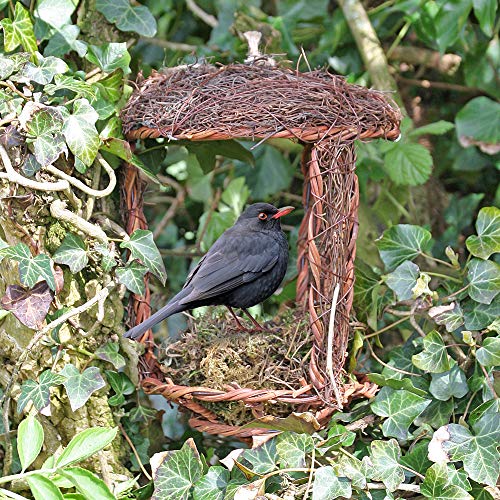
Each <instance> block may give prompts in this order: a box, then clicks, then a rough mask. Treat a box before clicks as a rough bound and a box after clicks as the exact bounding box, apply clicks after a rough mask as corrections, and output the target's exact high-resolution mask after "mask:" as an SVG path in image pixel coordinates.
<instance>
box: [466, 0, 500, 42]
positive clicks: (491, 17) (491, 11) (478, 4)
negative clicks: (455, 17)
mask: <svg viewBox="0 0 500 500" xmlns="http://www.w3.org/2000/svg"><path fill="white" fill-rule="evenodd" d="M472 5H473V7H474V15H475V16H476V17H477V20H478V21H479V26H481V29H482V30H483V33H484V34H485V35H486V36H488V37H491V35H492V34H493V26H495V19H496V12H497V6H498V2H496V0H473V1H472Z"/></svg>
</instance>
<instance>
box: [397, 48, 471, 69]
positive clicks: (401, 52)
mask: <svg viewBox="0 0 500 500" xmlns="http://www.w3.org/2000/svg"><path fill="white" fill-rule="evenodd" d="M387 57H388V58H389V59H390V60H391V61H400V62H405V63H407V64H411V65H419V66H425V67H426V68H431V69H434V70H436V71H439V72H440V73H445V74H447V75H452V74H454V73H455V72H456V71H457V69H458V67H459V66H460V64H461V62H462V58H461V57H460V56H459V55H458V54H441V53H439V52H437V51H434V50H429V49H424V48H422V47H411V46H402V47H394V48H393V49H392V52H391V53H390V54H389V53H387Z"/></svg>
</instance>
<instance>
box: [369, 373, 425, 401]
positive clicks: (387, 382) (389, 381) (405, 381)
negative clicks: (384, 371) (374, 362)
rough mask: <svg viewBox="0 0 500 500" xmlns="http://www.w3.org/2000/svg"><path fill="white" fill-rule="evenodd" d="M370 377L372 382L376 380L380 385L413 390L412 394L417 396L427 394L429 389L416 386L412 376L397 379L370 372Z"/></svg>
mask: <svg viewBox="0 0 500 500" xmlns="http://www.w3.org/2000/svg"><path fill="white" fill-rule="evenodd" d="M368 379H369V380H370V381H371V382H374V383H375V384H377V385H378V386H380V387H391V388H392V389H404V390H405V391H408V392H411V393H412V394H416V395H417V396H426V395H427V391H424V390H423V389H420V388H419V387H415V386H414V385H413V382H412V377H407V378H402V379H400V380H399V379H396V378H388V377H384V375H381V374H379V373H370V374H368Z"/></svg>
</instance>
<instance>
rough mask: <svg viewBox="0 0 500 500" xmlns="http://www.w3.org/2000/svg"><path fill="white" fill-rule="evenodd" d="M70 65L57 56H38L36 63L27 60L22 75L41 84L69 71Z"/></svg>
mask: <svg viewBox="0 0 500 500" xmlns="http://www.w3.org/2000/svg"><path fill="white" fill-rule="evenodd" d="M68 69H69V68H68V65H67V64H66V63H65V62H64V61H63V60H62V59H59V58H57V57H53V56H49V57H42V56H38V63H37V64H36V65H35V64H33V63H31V62H27V63H26V65H25V66H24V68H23V69H22V71H21V75H22V76H23V77H25V78H28V79H29V80H32V81H34V82H36V83H39V84H40V85H46V84H47V83H50V82H51V81H52V79H53V78H54V76H55V75H60V74H62V73H66V71H68Z"/></svg>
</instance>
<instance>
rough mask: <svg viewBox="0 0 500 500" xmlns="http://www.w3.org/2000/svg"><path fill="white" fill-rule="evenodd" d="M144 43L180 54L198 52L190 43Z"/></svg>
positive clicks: (148, 39) (158, 41) (152, 41)
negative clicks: (176, 51)
mask: <svg viewBox="0 0 500 500" xmlns="http://www.w3.org/2000/svg"><path fill="white" fill-rule="evenodd" d="M141 40H142V41H144V42H146V43H150V44H152V45H156V46H157V47H162V48H164V49H170V50H179V51H180V52H196V51H197V50H198V47H197V46H196V45H189V44H188V43H179V42H169V41H168V40H161V39H160V38H141ZM162 147H164V146H162Z"/></svg>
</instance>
